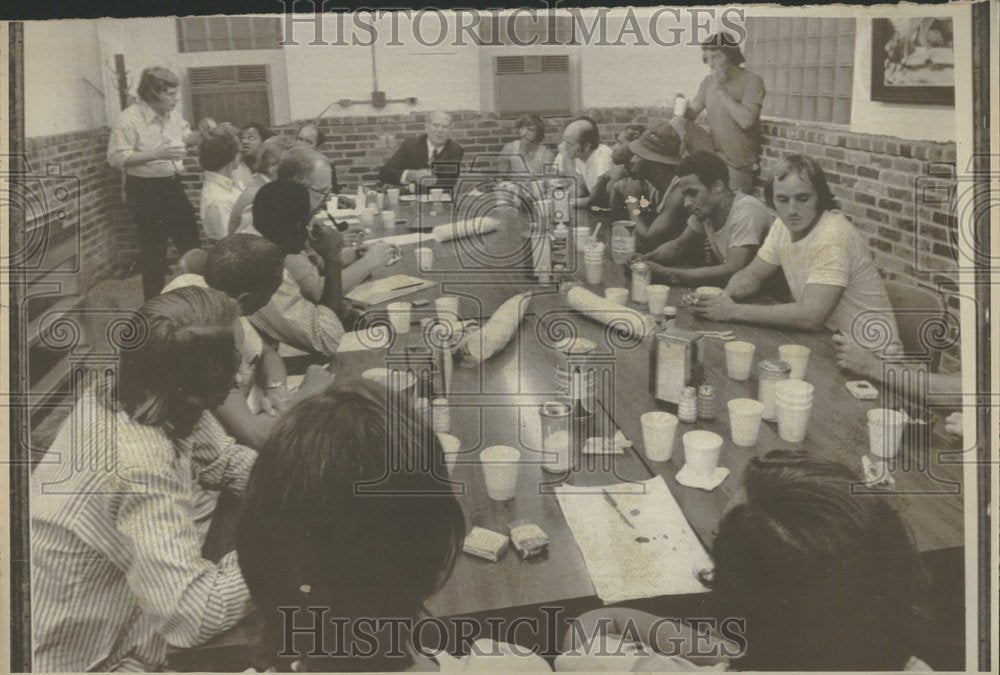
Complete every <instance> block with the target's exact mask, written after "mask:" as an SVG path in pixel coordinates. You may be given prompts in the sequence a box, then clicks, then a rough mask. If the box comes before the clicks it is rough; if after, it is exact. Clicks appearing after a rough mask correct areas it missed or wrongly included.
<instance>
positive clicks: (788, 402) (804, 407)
mask: <svg viewBox="0 0 1000 675" xmlns="http://www.w3.org/2000/svg"><path fill="white" fill-rule="evenodd" d="M774 402H775V408H776V410H777V414H778V436H779V437H780V438H781V440H783V441H788V442H789V443H801V442H802V441H803V440H805V437H806V429H808V427H809V415H810V413H811V412H812V406H813V386H812V385H811V384H809V383H808V382H804V381H802V380H782V381H780V382H778V383H777V384H775V385H774Z"/></svg>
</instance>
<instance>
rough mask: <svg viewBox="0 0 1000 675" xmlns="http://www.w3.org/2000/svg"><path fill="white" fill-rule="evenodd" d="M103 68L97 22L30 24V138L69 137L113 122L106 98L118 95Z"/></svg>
mask: <svg viewBox="0 0 1000 675" xmlns="http://www.w3.org/2000/svg"><path fill="white" fill-rule="evenodd" d="M102 68H103V66H102V64H101V60H100V52H99V49H98V41H97V26H96V25H95V23H94V22H92V21H45V22H40V21H29V22H26V23H25V26H24V113H25V114H24V127H25V129H24V130H25V135H26V136H27V137H29V138H31V137H34V136H51V135H53V134H66V133H70V132H73V131H81V130H84V129H94V128H97V127H101V126H104V125H105V124H107V121H106V115H105V107H104V97H106V96H108V95H109V94H113V92H108V91H107V90H105V88H104V80H103V76H102V72H101V71H102ZM88 82H89V83H90V84H88ZM91 85H93V86H91ZM102 90H103V91H102ZM102 93H103V96H102Z"/></svg>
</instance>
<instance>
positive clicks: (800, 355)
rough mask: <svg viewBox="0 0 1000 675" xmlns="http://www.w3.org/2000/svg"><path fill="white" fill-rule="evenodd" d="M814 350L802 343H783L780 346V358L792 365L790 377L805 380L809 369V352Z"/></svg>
mask: <svg viewBox="0 0 1000 675" xmlns="http://www.w3.org/2000/svg"><path fill="white" fill-rule="evenodd" d="M811 353H812V350H811V349H809V348H808V347H804V346H802V345H781V346H780V347H778V358H779V359H781V360H782V361H784V362H785V363H787V364H788V365H789V366H791V367H792V370H791V372H790V373H789V374H788V377H789V379H792V380H804V379H805V378H806V371H807V370H808V369H809V354H811Z"/></svg>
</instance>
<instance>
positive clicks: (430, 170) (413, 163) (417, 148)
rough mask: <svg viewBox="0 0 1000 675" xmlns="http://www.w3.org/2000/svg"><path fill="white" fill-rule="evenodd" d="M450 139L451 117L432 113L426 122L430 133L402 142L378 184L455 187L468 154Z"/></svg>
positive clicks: (382, 170) (386, 164) (388, 162)
mask: <svg viewBox="0 0 1000 675" xmlns="http://www.w3.org/2000/svg"><path fill="white" fill-rule="evenodd" d="M450 136H451V116H450V115H448V114H447V113H443V112H433V113H431V114H430V116H428V118H427V133H426V134H421V135H420V136H417V137H416V138H409V139H407V140H405V141H403V143H402V144H401V145H400V146H399V148H398V149H397V150H396V152H395V154H393V156H392V157H390V158H389V161H387V162H386V163H385V166H383V167H382V169H381V171H379V173H378V177H379V180H381V181H382V182H383V183H387V184H390V185H406V184H408V183H415V184H416V185H418V186H421V185H422V186H423V187H424V188H430V187H441V188H450V187H453V186H454V185H455V181H456V180H457V179H458V173H459V170H460V168H461V163H462V155H464V154H465V151H464V150H463V149H462V146H461V145H459V144H458V143H456V142H455V141H453V140H451V138H450Z"/></svg>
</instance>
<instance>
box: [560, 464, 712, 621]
mask: <svg viewBox="0 0 1000 675" xmlns="http://www.w3.org/2000/svg"><path fill="white" fill-rule="evenodd" d="M603 489H604V490H607V492H608V493H609V494H610V495H611V496H612V497H613V498H614V500H615V501H616V502H617V503H618V506H619V508H620V509H621V511H622V512H623V513H624V514H625V515H626V516H627V517H628V518H629V520H630V521H631V522H632V524H633V525H634V526H635V529H632V528H630V527H629V526H628V525H627V524H625V522H624V521H623V520H622V518H621V517H620V516H619V515H618V513H617V512H616V511H615V509H614V508H613V507H612V506H611V504H609V503H608V501H607V499H606V498H605V497H604V494H603V493H602V491H601V490H602V488H600V487H593V486H592V487H578V486H574V485H560V486H558V487H557V488H556V496H557V498H558V500H559V506H560V508H562V512H563V516H564V517H565V518H566V522H567V524H568V525H569V527H570V530H571V531H572V532H573V537H574V538H575V539H576V544H577V546H579V547H580V552H581V553H582V554H583V559H584V561H585V562H586V563H587V571H588V572H589V573H590V580H591V582H592V583H593V584H594V589H595V591H596V592H597V595H598V597H600V598H601V600H603V601H604V602H605V603H615V602H622V601H625V600H635V599H638V598H652V597H656V596H660V595H677V594H683V593H704V592H706V590H707V589H706V588H705V587H704V586H702V584H701V582H700V581H699V580H698V577H697V574H698V572H700V571H701V570H707V569H711V567H712V561H711V558H709V556H708V553H707V552H706V551H705V548H704V547H703V546H702V545H701V542H700V541H699V540H698V537H696V536H695V534H694V531H692V529H691V526H690V525H689V524H688V522H687V519H686V518H685V517H684V514H683V513H682V512H681V508H680V506H679V505H678V504H677V500H675V499H674V496H673V495H672V494H670V490H669V488H667V484H666V483H665V482H664V481H663V478H662V477H660V476H656V477H654V478H650V479H649V480H646V481H641V482H638V483H618V484H615V485H606V486H604V488H603ZM643 539H645V540H646V541H642V540H643Z"/></svg>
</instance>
